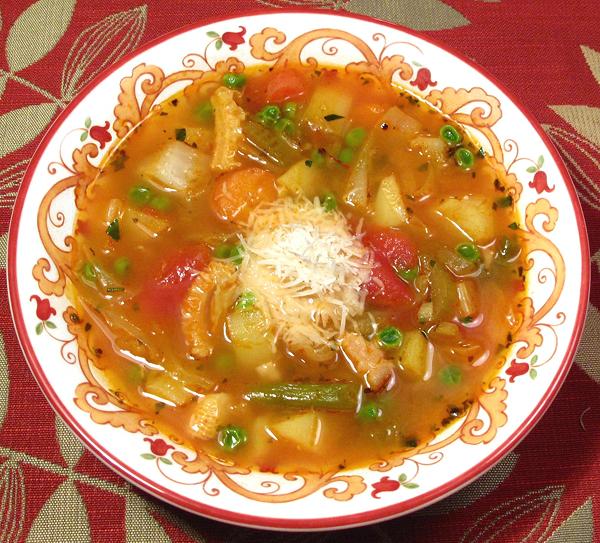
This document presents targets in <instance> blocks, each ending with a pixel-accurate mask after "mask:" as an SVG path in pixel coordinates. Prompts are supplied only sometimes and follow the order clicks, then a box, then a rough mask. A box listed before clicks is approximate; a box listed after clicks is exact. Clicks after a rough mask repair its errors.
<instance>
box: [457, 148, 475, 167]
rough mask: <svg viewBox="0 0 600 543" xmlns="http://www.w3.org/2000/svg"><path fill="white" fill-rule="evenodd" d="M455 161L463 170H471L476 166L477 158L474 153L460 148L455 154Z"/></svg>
mask: <svg viewBox="0 0 600 543" xmlns="http://www.w3.org/2000/svg"><path fill="white" fill-rule="evenodd" d="M454 160H455V161H456V164H457V165H458V166H459V167H460V168H462V169H463V170H469V169H471V168H472V167H473V164H475V157H474V156H473V153H471V151H469V150H468V149H467V148H466V147H459V148H458V149H457V150H456V152H455V153H454Z"/></svg>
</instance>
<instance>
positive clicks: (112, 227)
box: [106, 219, 121, 241]
mask: <svg viewBox="0 0 600 543" xmlns="http://www.w3.org/2000/svg"><path fill="white" fill-rule="evenodd" d="M106 233H107V234H108V235H109V236H110V237H111V238H112V239H114V240H115V241H119V240H120V239H121V229H120V228H119V219H114V220H113V221H112V222H111V223H110V224H109V225H108V227H107V228H106Z"/></svg>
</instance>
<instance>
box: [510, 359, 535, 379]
mask: <svg viewBox="0 0 600 543" xmlns="http://www.w3.org/2000/svg"><path fill="white" fill-rule="evenodd" d="M528 371H529V364H528V363H527V362H517V360H516V359H513V360H511V362H510V367H509V368H508V369H507V370H506V374H507V375H508V376H510V379H509V381H510V382H511V383H514V382H515V379H516V378H517V377H519V376H520V375H525V374H526V373H527V372H528Z"/></svg>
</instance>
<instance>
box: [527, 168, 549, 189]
mask: <svg viewBox="0 0 600 543" xmlns="http://www.w3.org/2000/svg"><path fill="white" fill-rule="evenodd" d="M529 187H530V188H532V189H535V190H536V192H537V193H538V194H541V193H542V192H552V191H553V190H554V187H552V188H550V187H549V186H548V176H547V175H546V172H543V171H542V170H538V171H537V172H535V175H534V176H533V179H532V180H531V181H529Z"/></svg>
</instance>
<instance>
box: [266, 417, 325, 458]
mask: <svg viewBox="0 0 600 543" xmlns="http://www.w3.org/2000/svg"><path fill="white" fill-rule="evenodd" d="M269 427H270V429H271V430H272V431H273V433H274V434H275V435H276V436H277V437H278V438H281V439H286V440H288V441H291V442H292V443H294V444H296V445H297V446H298V447H300V448H302V449H312V448H313V447H315V446H316V445H317V444H318V442H319V439H320V438H321V419H320V418H319V416H318V415H317V413H316V412H315V411H309V412H308V413H300V414H298V415H292V416H290V417H288V418H286V419H284V420H282V421H279V422H275V423H273V424H270V425H269Z"/></svg>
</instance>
